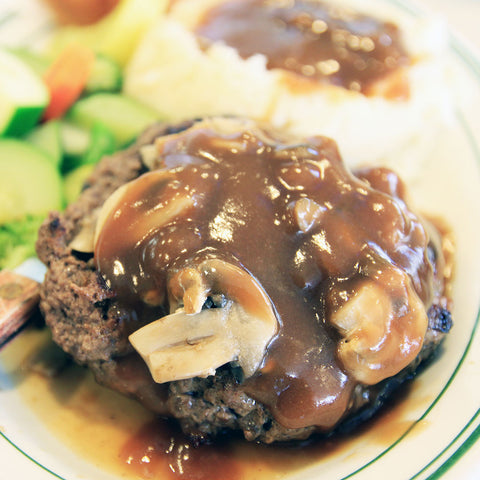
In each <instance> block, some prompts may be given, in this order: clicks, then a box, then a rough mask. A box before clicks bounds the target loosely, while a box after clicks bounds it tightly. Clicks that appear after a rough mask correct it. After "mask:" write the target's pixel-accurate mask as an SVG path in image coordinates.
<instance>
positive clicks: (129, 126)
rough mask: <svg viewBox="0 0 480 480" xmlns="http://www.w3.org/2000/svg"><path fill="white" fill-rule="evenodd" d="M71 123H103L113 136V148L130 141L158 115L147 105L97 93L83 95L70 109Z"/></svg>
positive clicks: (126, 98) (117, 96)
mask: <svg viewBox="0 0 480 480" xmlns="http://www.w3.org/2000/svg"><path fill="white" fill-rule="evenodd" d="M68 117H69V119H70V121H72V122H73V123H75V124H77V125H80V126H83V127H87V128H92V127H93V126H94V125H96V124H102V125H104V126H105V128H107V129H108V130H110V131H111V132H112V134H113V136H114V138H115V142H116V147H123V146H125V145H128V144H129V143H130V142H132V141H133V140H134V139H135V138H136V137H137V136H138V135H139V134H140V133H141V132H142V130H144V129H145V128H146V127H147V126H149V125H150V124H152V123H154V122H155V121H158V120H159V114H158V112H156V111H155V110H152V109H151V108H149V107H147V106H146V105H144V104H142V103H140V102H138V101H137V100H134V99H133V98H130V97H127V96H125V95H122V94H115V93H97V94H94V95H91V96H89V97H85V98H82V99H81V100H79V101H78V102H77V103H76V104H75V105H73V107H72V108H71V109H70V112H69V115H68Z"/></svg>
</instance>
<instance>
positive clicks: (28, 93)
mask: <svg viewBox="0 0 480 480" xmlns="http://www.w3.org/2000/svg"><path fill="white" fill-rule="evenodd" d="M48 100H49V95H48V91H47V88H46V87H45V85H44V84H43V81H42V79H41V78H40V77H39V76H38V75H36V74H35V72H34V71H33V70H32V69H31V68H30V67H29V66H28V65H27V64H26V63H24V62H22V61H21V60H20V59H19V58H17V57H16V56H15V55H14V54H12V53H10V52H8V51H6V50H0V105H1V108H0V136H1V135H4V136H10V135H13V136H20V135H23V134H24V133H26V132H27V131H29V130H30V129H31V128H32V127H33V126H34V125H35V124H36V123H37V121H38V120H39V118H40V116H41V115H42V112H43V110H44V109H45V107H46V106H47V103H48Z"/></svg>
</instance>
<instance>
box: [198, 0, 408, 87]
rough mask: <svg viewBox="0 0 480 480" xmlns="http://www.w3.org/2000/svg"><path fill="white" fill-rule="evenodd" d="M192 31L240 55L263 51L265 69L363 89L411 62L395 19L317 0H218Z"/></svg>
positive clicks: (243, 56)
mask: <svg viewBox="0 0 480 480" xmlns="http://www.w3.org/2000/svg"><path fill="white" fill-rule="evenodd" d="M196 33H197V34H198V36H199V37H200V38H202V39H206V40H207V41H209V42H218V41H222V42H225V43H226V44H227V45H229V46H231V47H233V48H235V49H236V50H237V51H238V53H239V55H240V56H241V57H242V58H248V57H250V56H252V55H255V54H258V53H261V54H263V55H265V56H266V58H267V68H269V69H273V68H279V69H283V70H287V71H290V72H293V73H295V74H298V75H301V76H302V77H307V78H311V79H314V80H316V81H319V82H322V83H326V84H331V85H336V86H341V87H344V88H347V89H349V90H355V91H359V92H362V93H364V94H369V92H370V87H371V85H372V84H374V83H375V82H376V81H377V80H380V79H382V78H384V77H386V76H388V75H389V74H391V73H394V72H395V71H396V70H397V69H399V68H400V67H402V66H405V65H407V64H408V63H409V59H408V55H407V54H406V52H405V50H404V48H403V46H402V42H401V38H400V33H399V31H398V28H397V27H396V26H395V25H393V24H392V23H384V22H382V21H380V20H376V19H374V18H372V17H369V16H365V15H360V14H356V13H352V12H351V11H350V10H346V9H341V8H339V7H337V6H328V5H326V4H323V3H321V2H318V1H309V0H296V1H295V0H277V1H268V0H231V1H226V2H222V3H221V4H220V5H219V6H217V7H214V8H212V9H211V10H210V11H208V12H207V13H206V14H205V16H204V18H202V19H201V21H200V22H199V25H198V26H197V28H196ZM397 93H398V92H397ZM404 93H405V92H404Z"/></svg>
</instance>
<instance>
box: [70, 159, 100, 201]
mask: <svg viewBox="0 0 480 480" xmlns="http://www.w3.org/2000/svg"><path fill="white" fill-rule="evenodd" d="M94 167H95V165H81V166H80V167H77V168H75V170H72V171H71V172H69V173H67V174H66V175H65V179H64V182H63V192H64V197H65V201H66V203H67V205H68V204H70V203H72V202H74V201H75V200H76V199H77V198H78V196H79V195H80V193H81V191H82V189H83V186H84V185H85V181H86V180H87V178H88V177H89V175H90V174H91V173H92V170H93V169H94Z"/></svg>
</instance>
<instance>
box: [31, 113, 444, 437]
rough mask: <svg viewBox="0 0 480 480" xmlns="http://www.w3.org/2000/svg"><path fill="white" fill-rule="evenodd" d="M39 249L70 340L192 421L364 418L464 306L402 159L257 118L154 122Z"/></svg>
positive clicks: (309, 424) (99, 371)
mask: <svg viewBox="0 0 480 480" xmlns="http://www.w3.org/2000/svg"><path fill="white" fill-rule="evenodd" d="M37 252H38V256H39V258H40V259H41V260H42V261H43V262H44V263H45V264H46V265H47V273H46V276H45V281H44V283H43V286H42V292H41V304H40V306H41V309H42V311H43V313H44V316H45V319H46V323H47V325H48V326H49V327H50V329H51V330H52V333H53V338H54V340H55V342H57V343H58V344H59V345H60V346H61V347H62V348H63V349H64V350H65V351H66V352H67V353H69V354H70V355H71V356H72V357H73V358H74V360H75V361H76V362H78V363H79V364H82V365H87V366H88V367H89V368H90V369H91V370H92V371H93V373H94V375H95V377H96V379H97V381H99V382H100V383H102V384H104V385H106V386H108V387H110V388H113V389H115V390H117V391H120V392H122V393H124V394H127V395H130V396H132V397H135V398H137V399H138V400H139V401H140V402H142V403H143V404H145V405H146V406H147V407H148V408H150V409H151V410H153V411H155V412H158V413H159V414H161V415H167V416H173V417H175V418H177V419H178V420H179V422H180V423H181V425H182V428H183V429H184V431H185V432H186V433H187V434H190V435H192V436H198V437H204V436H209V435H216V434H218V433H220V432H224V431H226V430H230V429H231V430H241V431H243V433H244V435H245V437H246V438H247V439H248V440H255V441H262V442H267V443H270V442H274V441H286V440H293V439H305V438H307V437H309V436H310V435H311V434H312V433H314V432H321V433H323V434H327V435H329V434H331V433H332V432H335V431H337V430H339V429H348V428H351V427H352V426H353V425H356V424H357V423H359V422H361V421H364V420H365V419H367V418H369V417H370V416H372V415H373V414H374V413H375V412H376V411H377V410H378V409H379V408H380V407H381V406H382V405H383V404H384V402H385V401H386V400H387V399H388V398H389V397H390V396H391V395H392V393H393V392H394V391H395V390H396V388H397V387H398V386H399V385H400V384H402V382H404V381H406V380H407V379H409V378H411V377H412V376H413V375H414V373H415V372H416V370H417V369H418V367H419V365H420V364H421V363H422V361H424V360H425V359H427V358H429V357H430V356H431V355H432V353H433V352H434V351H435V350H436V348H437V346H438V345H439V344H440V342H441V340H442V338H443V337H444V336H445V334H446V333H447V332H448V331H449V330H450V327H451V324H452V320H451V316H450V313H449V299H448V295H447V291H448V282H447V280H448V279H446V278H445V275H444V272H445V271H446V268H445V263H446V261H445V258H444V254H443V247H442V236H441V235H440V233H439V232H438V231H437V230H436V229H435V227H434V226H433V225H431V224H430V223H429V222H427V221H426V220H424V219H422V218H421V217H419V216H418V215H416V214H415V213H413V212H412V211H411V210H410V209H409V208H408V207H407V202H406V199H405V192H404V187H403V184H402V182H401V181H400V179H399V178H398V177H397V176H396V175H395V174H394V173H393V172H391V171H389V170H386V169H384V168H369V169H366V170H362V171H358V172H356V174H355V175H353V174H352V173H351V172H349V171H348V170H347V169H346V168H345V166H344V165H343V163H342V161H341V158H340V156H339V153H338V151H337V148H336V144H335V142H333V141H332V140H330V139H328V138H325V137H312V138H309V139H298V138H291V137H289V136H284V135H283V134H282V133H279V132H276V131H274V130H271V129H270V128H268V127H265V126H261V125H257V124H255V123H253V122H251V121H249V120H245V119H233V118H211V119H206V120H203V121H192V122H185V123H182V124H179V125H175V126H168V125H155V126H153V127H151V128H150V129H149V130H148V131H146V132H145V133H144V134H143V135H142V136H141V137H140V138H139V139H138V141H137V143H136V144H135V145H133V146H132V147H131V148H129V149H127V150H125V151H122V152H120V153H118V154H115V155H113V156H110V157H107V158H104V159H103V160H102V161H101V162H100V164H99V165H98V167H97V168H96V170H95V171H94V173H93V174H92V176H91V177H90V178H89V180H88V182H87V184H86V186H85V189H84V191H83V193H82V195H81V196H80V198H79V200H78V201H77V202H75V203H74V204H72V205H70V206H69V207H68V208H67V209H66V211H65V212H63V213H61V214H59V213H52V214H51V215H50V216H49V218H48V219H47V220H46V221H45V222H44V224H43V225H42V227H41V229H40V232H39V238H38V242H37Z"/></svg>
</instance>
